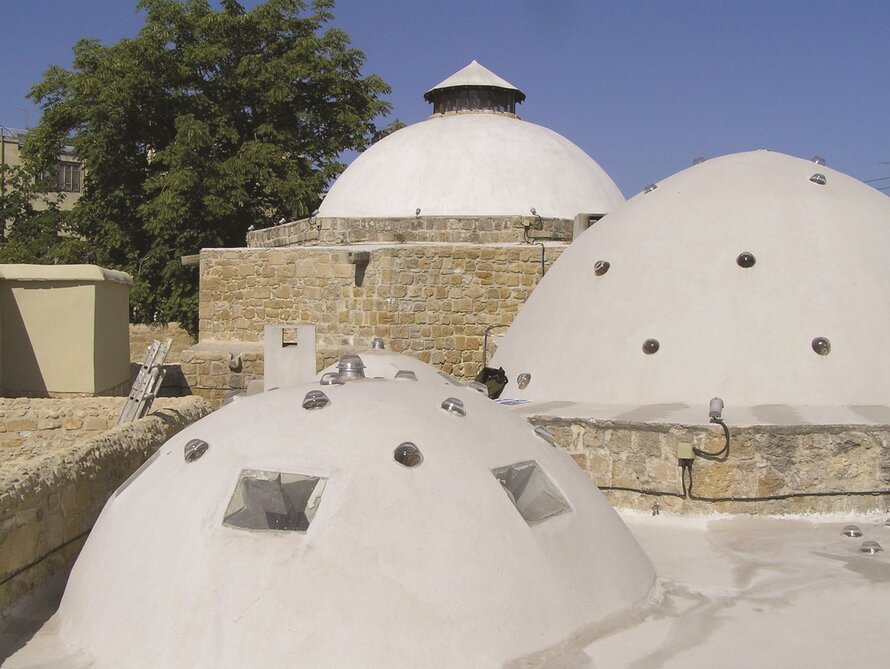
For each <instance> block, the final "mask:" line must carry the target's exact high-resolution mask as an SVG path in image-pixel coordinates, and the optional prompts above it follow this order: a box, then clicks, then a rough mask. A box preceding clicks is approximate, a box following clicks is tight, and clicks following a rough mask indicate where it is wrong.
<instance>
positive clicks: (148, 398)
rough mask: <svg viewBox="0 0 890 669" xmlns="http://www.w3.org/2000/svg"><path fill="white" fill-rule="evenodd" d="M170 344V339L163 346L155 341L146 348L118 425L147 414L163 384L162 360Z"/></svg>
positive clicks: (164, 371) (165, 356)
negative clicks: (143, 359) (143, 360)
mask: <svg viewBox="0 0 890 669" xmlns="http://www.w3.org/2000/svg"><path fill="white" fill-rule="evenodd" d="M172 343H173V340H172V339H165V340H164V343H163V344H162V343H161V342H159V341H158V340H157V339H155V340H154V341H153V342H152V343H151V346H149V347H148V352H147V353H146V354H145V362H143V363H142V367H140V368H139V374H138V375H137V376H136V380H135V381H134V382H133V387H132V388H131V389H130V395H129V396H128V397H127V402H126V404H124V408H123V410H122V411H121V415H120V418H118V419H117V424H118V425H123V424H124V423H129V422H130V421H133V420H138V419H139V418H142V417H143V416H144V415H145V414H146V413H148V410H149V409H150V408H151V404H152V402H153V401H154V399H155V397H156V396H157V393H158V390H159V389H160V387H161V384H162V383H163V382H164V375H165V374H166V370H165V369H164V360H165V359H166V358H167V353H168V352H169V351H170V345H171V344H172Z"/></svg>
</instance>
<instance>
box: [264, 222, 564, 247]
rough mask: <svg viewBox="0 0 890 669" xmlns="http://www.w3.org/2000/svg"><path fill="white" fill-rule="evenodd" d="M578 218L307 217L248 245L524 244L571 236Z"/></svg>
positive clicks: (268, 231) (270, 229)
mask: <svg viewBox="0 0 890 669" xmlns="http://www.w3.org/2000/svg"><path fill="white" fill-rule="evenodd" d="M572 226H573V221H572V220H568V219H562V218H541V217H536V216H485V217H476V216H463V217H460V216H417V217H414V218H305V219H303V220H300V221H292V222H290V223H284V224H282V225H276V226H274V227H271V228H264V229H262V230H253V231H251V232H249V233H247V245H248V246H249V247H262V248H270V247H281V246H295V245H301V246H311V245H336V244H358V243H365V242H389V243H392V242H455V243H470V244H493V243H496V244H503V243H515V244H519V243H522V242H525V241H528V240H529V239H533V240H543V239H550V240H555V241H564V242H570V241H571V240H572Z"/></svg>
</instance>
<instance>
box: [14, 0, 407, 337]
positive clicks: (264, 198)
mask: <svg viewBox="0 0 890 669" xmlns="http://www.w3.org/2000/svg"><path fill="white" fill-rule="evenodd" d="M138 6H139V8H140V9H142V10H144V11H145V13H146V17H145V24H144V26H143V28H142V29H141V31H140V33H139V35H138V36H137V37H136V38H134V39H125V40H122V41H121V42H118V43H117V44H114V45H111V46H103V45H101V44H100V43H99V42H97V41H95V40H81V41H80V42H78V44H77V45H76V46H75V48H74V62H73V68H72V70H71V71H67V70H64V69H62V68H60V67H52V68H50V69H49V70H48V71H47V72H46V73H45V75H44V78H43V80H42V81H41V82H40V83H38V84H36V85H35V86H34V87H33V89H32V90H31V93H30V97H31V98H32V99H34V100H35V101H37V102H38V103H39V104H40V105H41V107H42V109H43V117H42V120H41V122H40V124H39V125H38V126H37V127H36V128H35V129H34V130H32V132H31V133H30V135H29V137H28V140H27V141H26V143H25V146H24V149H23V153H24V154H25V156H26V158H27V159H28V160H29V161H31V163H32V165H34V166H35V169H39V168H40V166H41V165H43V166H46V165H49V164H50V162H51V161H54V160H55V157H56V156H57V155H58V151H59V148H60V147H61V146H62V145H63V144H66V143H67V144H72V145H73V146H74V149H75V152H76V155H77V156H78V158H79V159H81V160H83V161H84V164H85V170H86V172H85V177H84V191H83V194H82V196H81V198H80V200H79V202H78V203H77V205H76V206H75V208H74V210H73V211H72V212H71V215H70V222H69V223H70V225H71V227H72V228H73V229H74V230H76V231H77V232H78V234H80V235H81V236H82V237H83V238H84V239H85V240H87V241H88V243H89V244H90V246H91V248H92V249H93V250H94V252H95V254H96V256H97V260H98V262H99V263H101V264H105V265H108V266H111V267H115V268H119V269H124V270H126V271H128V272H130V273H131V274H133V276H134V279H135V280H136V287H135V289H134V291H133V293H132V294H131V305H132V312H133V313H132V317H133V319H134V320H136V321H140V322H151V321H154V320H160V321H168V320H180V321H182V322H184V323H185V324H186V325H187V326H190V328H191V329H192V330H194V328H195V327H196V323H197V276H196V274H197V273H196V271H195V269H194V268H193V267H183V266H182V265H181V263H180V256H182V255H188V254H193V253H197V252H198V250H199V249H201V248H207V247H220V246H223V247H227V246H241V245H243V244H244V240H245V234H246V231H247V229H248V227H249V226H254V227H257V228H260V227H266V226H268V225H272V224H275V223H277V222H279V220H280V219H282V218H283V219H287V220H292V219H294V218H299V217H303V216H306V215H308V214H309V213H310V212H312V211H313V210H314V209H315V208H316V207H317V205H318V203H319V198H320V195H319V194H320V193H321V192H322V191H323V190H324V189H325V188H326V186H327V185H328V184H329V183H330V181H331V180H332V179H333V178H334V177H336V176H337V175H338V174H339V172H340V171H341V170H342V169H343V166H342V165H341V164H340V163H339V162H338V156H339V155H340V154H341V152H343V151H344V150H346V149H362V148H364V147H365V146H367V144H368V143H369V142H370V141H372V140H373V139H374V138H375V137H376V136H379V134H380V132H381V130H380V129H379V128H378V127H377V126H376V124H375V122H376V120H377V119H378V118H379V117H380V116H381V115H384V114H386V113H388V112H389V104H388V103H387V102H385V101H383V100H381V96H382V95H385V94H386V93H388V92H389V87H388V86H387V85H386V83H385V82H383V81H382V80H381V79H380V78H379V77H376V76H362V74H361V67H362V64H363V62H364V55H363V54H362V53H361V52H360V51H358V50H356V49H354V48H352V47H350V43H349V38H348V36H347V35H346V34H345V33H344V32H343V31H341V30H338V29H333V28H329V27H326V24H327V23H328V22H329V21H330V20H331V18H332V14H331V10H332V7H333V2H332V0H315V2H314V3H312V4H311V6H310V5H307V3H306V2H304V1H303V0H268V1H267V2H265V3H264V4H261V5H258V6H257V7H255V8H254V9H252V10H250V11H246V10H245V9H244V8H243V7H242V6H241V5H240V4H239V3H238V2H236V0H223V1H222V3H221V7H220V8H219V9H218V10H217V9H214V8H212V7H211V6H210V4H209V2H208V0H186V1H179V0H141V2H140V3H139V5H138Z"/></svg>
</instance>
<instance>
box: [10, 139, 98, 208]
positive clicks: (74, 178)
mask: <svg viewBox="0 0 890 669" xmlns="http://www.w3.org/2000/svg"><path fill="white" fill-rule="evenodd" d="M25 134H26V131H24V130H17V129H14V128H7V127H6V126H0V140H2V141H0V174H2V177H0V179H2V183H0V190H2V192H3V193H4V194H5V193H7V192H9V191H8V184H7V183H6V173H7V170H8V169H9V168H12V167H16V166H18V165H21V164H22V160H21V147H22V143H23V142H24V139H25ZM51 177H52V183H53V184H54V189H53V190H54V192H55V193H57V194H58V196H59V208H60V209H62V210H63V211H67V210H69V209H71V208H72V207H73V206H74V204H75V203H76V202H77V201H78V200H79V199H80V194H81V192H82V190H83V164H82V163H81V162H80V161H79V160H77V158H76V157H75V156H74V149H73V148H71V147H65V148H64V149H63V150H62V153H61V154H59V159H58V161H57V162H56V166H55V173H54V174H52V175H51ZM45 206H46V205H45V203H43V202H42V201H37V200H35V201H34V207H35V208H37V209H41V208H43V207H45Z"/></svg>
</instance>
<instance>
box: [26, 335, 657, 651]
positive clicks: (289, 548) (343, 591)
mask: <svg viewBox="0 0 890 669" xmlns="http://www.w3.org/2000/svg"><path fill="white" fill-rule="evenodd" d="M387 356H389V357H388V358H387ZM372 357H374V358H375V361H374V362H373V363H372V365H371V367H378V368H380V367H386V366H387V365H389V366H392V365H397V364H398V363H399V356H395V357H392V356H391V354H388V353H384V352H378V353H377V354H375V355H374V356H372ZM341 367H343V369H342V370H341V371H342V375H338V376H336V377H331V376H327V377H325V378H323V379H322V381H321V382H320V383H313V384H309V385H304V386H292V387H289V388H280V389H277V390H274V391H269V392H266V393H263V394H260V395H255V396H250V397H244V398H241V399H238V400H236V401H234V402H232V403H231V404H230V405H228V406H226V407H224V408H222V409H221V410H219V411H217V412H215V413H214V414H212V415H210V416H208V417H207V418H205V419H203V420H201V421H199V422H197V423H195V424H194V425H192V426H191V427H189V428H187V429H186V430H184V431H182V432H181V433H180V434H178V435H177V436H175V437H174V438H173V439H171V440H170V441H169V442H167V444H165V445H164V446H163V447H161V449H160V450H159V451H158V452H157V454H156V455H155V456H154V457H153V458H152V459H151V460H150V461H149V464H147V465H146V466H144V467H143V468H142V469H141V470H140V471H139V472H137V473H136V474H134V475H133V477H131V479H130V480H129V481H127V482H126V483H125V484H124V485H123V486H122V487H121V488H120V489H119V490H118V491H117V492H116V493H115V495H114V496H113V497H112V498H111V500H110V501H109V503H108V504H107V506H106V507H105V509H104V511H103V512H102V515H101V516H100V518H99V520H98V521H97V523H96V526H95V528H94V529H93V531H92V533H91V535H90V538H89V540H88V541H87V544H86V546H85V547H84V549H83V552H82V553H81V556H80V558H79V559H78V562H77V564H76V565H75V567H74V570H73V572H72V574H71V577H70V579H69V581H68V585H67V589H66V591H65V595H64V598H63V600H62V604H61V607H60V609H59V612H58V614H57V616H56V622H55V623H54V625H52V626H48V627H47V628H46V629H45V631H44V632H42V633H41V635H39V637H38V638H37V639H35V640H34V642H33V644H32V646H31V647H29V648H26V649H25V651H24V652H23V653H22V654H21V655H20V656H19V657H17V658H14V661H13V663H12V664H11V666H13V667H14V666H28V665H27V662H28V661H35V660H36V659H38V658H39V659H40V661H47V660H48V659H49V658H50V656H51V655H52V654H53V653H55V654H56V656H55V658H54V659H55V661H59V662H68V663H78V666H80V664H82V665H83V666H91V667H148V666H164V667H186V666H194V665H195V662H196V658H200V663H201V664H205V665H207V666H210V665H213V666H282V665H284V664H287V663H289V662H293V661H298V662H299V663H300V664H305V665H307V666H340V667H397V666H404V667H407V666H411V667H421V666H440V667H441V666H450V667H457V666H461V667H464V666H466V667H470V666H478V667H483V666H500V665H502V664H504V663H506V662H508V661H511V660H512V659H514V658H517V657H522V656H524V655H528V654H531V653H535V652H538V651H541V650H544V649H546V648H547V647H550V646H553V645H557V644H560V643H564V642H566V641H568V640H570V639H571V638H572V636H573V635H574V634H575V633H576V632H578V631H579V630H580V629H583V628H586V627H588V626H591V625H595V624H599V623H601V622H603V621H605V620H608V619H610V618H611V617H614V616H616V615H624V614H630V613H631V612H632V611H634V610H636V608H637V607H638V606H640V605H642V604H644V603H645V602H646V601H648V600H649V598H650V597H651V595H652V594H653V586H654V583H655V573H654V570H653V568H652V566H651V563H650V562H649V560H648V558H647V557H646V556H645V555H644V554H643V552H642V550H641V549H640V548H639V546H638V544H637V543H636V541H635V540H634V539H633V537H632V536H631V534H630V533H629V532H628V531H627V529H626V527H625V526H624V525H623V523H622V522H621V520H620V519H619V518H618V516H617V515H616V514H615V512H614V511H613V510H612V508H611V507H610V506H609V504H608V503H607V502H606V500H605V498H604V497H603V496H602V495H601V494H600V493H599V491H597V490H596V488H595V487H594V486H592V485H591V484H590V481H589V480H588V479H587V478H586V477H585V475H584V474H583V473H582V472H581V471H580V470H579V469H578V468H577V466H576V465H575V463H574V462H573V461H572V459H571V458H570V457H569V456H568V455H566V454H565V453H564V452H562V451H560V450H559V449H556V448H554V447H553V445H552V443H551V440H550V439H549V436H548V435H547V434H546V433H542V432H540V431H537V432H536V431H535V429H534V428H533V427H532V426H531V425H529V424H528V423H527V422H525V421H524V420H522V419H520V418H519V417H517V416H515V415H513V414H511V413H510V412H508V411H506V410H504V409H503V408H501V407H498V406H496V405H495V404H493V403H492V402H491V401H490V400H489V399H488V398H487V396H485V395H484V394H483V393H480V392H477V391H476V390H475V389H473V388H470V387H466V386H459V385H455V383H454V382H453V381H450V380H447V379H444V378H441V377H439V376H438V375H436V374H435V372H434V371H433V370H428V371H430V372H432V376H430V375H426V376H424V374H423V372H422V371H421V370H418V371H421V374H415V375H414V378H411V375H400V376H397V375H396V374H393V375H388V376H387V378H370V377H363V376H362V374H361V373H360V371H357V370H361V369H363V365H362V364H361V361H360V360H358V361H357V360H355V359H351V360H345V361H344V364H343V365H341ZM347 368H348V369H347ZM350 370H351V372H350ZM417 376H421V377H422V378H421V379H417ZM185 603H187V604H185ZM443 626H447V633H443V629H444V627H443ZM159 640H163V641H159ZM41 653H43V654H41ZM22 663H25V664H22Z"/></svg>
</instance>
